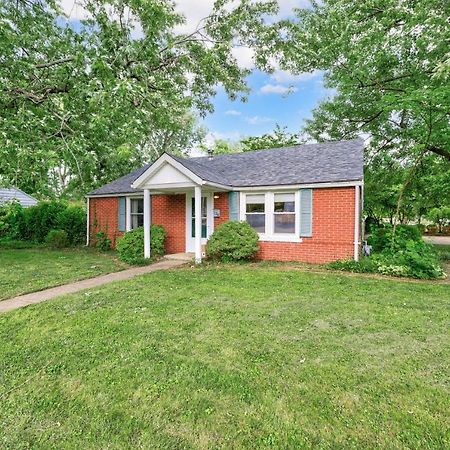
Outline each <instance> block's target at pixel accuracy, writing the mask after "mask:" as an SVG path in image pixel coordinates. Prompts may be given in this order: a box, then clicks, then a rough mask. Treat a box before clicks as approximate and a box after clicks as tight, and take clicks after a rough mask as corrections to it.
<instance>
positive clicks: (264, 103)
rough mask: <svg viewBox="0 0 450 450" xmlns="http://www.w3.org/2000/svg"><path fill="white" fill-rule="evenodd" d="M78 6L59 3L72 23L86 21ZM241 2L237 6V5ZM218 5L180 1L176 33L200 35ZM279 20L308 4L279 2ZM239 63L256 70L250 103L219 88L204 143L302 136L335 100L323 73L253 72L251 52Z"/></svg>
mask: <svg viewBox="0 0 450 450" xmlns="http://www.w3.org/2000/svg"><path fill="white" fill-rule="evenodd" d="M79 1H80V0H60V2H61V5H62V7H63V9H64V10H65V12H66V14H67V15H68V16H69V17H70V20H73V21H77V20H79V19H81V18H83V16H84V14H85V13H84V11H83V8H82V7H81V6H80V5H79V4H78V2H79ZM236 1H238V0H236ZM213 2H214V0H176V5H177V6H176V7H177V9H178V11H179V12H181V13H182V14H184V16H185V17H186V23H185V24H184V25H182V26H180V27H178V29H177V31H179V32H183V33H187V32H192V31H193V30H195V29H196V27H197V25H198V23H199V21H200V20H201V19H202V18H204V17H206V16H207V15H208V14H209V12H210V11H211V9H212V5H213ZM278 3H279V6H280V13H279V16H280V17H283V18H285V17H289V16H290V15H292V8H295V7H297V8H298V7H303V8H304V7H308V5H309V2H308V0H278ZM235 57H236V59H237V60H238V62H239V65H240V66H241V67H245V68H248V69H252V70H253V72H252V74H251V75H250V76H249V77H248V78H247V82H248V86H249V87H250V89H251V92H250V94H249V95H248V101H247V102H246V103H242V102H239V101H230V100H229V99H228V98H227V95H226V94H225V92H224V91H223V89H221V88H219V89H218V93H217V95H216V97H214V98H213V104H214V112H213V113H211V114H208V115H207V116H206V117H205V118H204V119H201V122H202V124H203V125H204V126H205V127H206V129H207V131H208V135H207V139H206V141H207V142H206V143H207V144H209V143H211V142H212V141H213V140H215V139H226V140H231V141H237V140H239V139H240V138H242V137H245V136H258V135H261V134H264V133H268V132H270V131H272V130H273V129H274V127H275V125H276V124H278V125H280V126H281V127H287V129H288V130H289V131H291V132H299V131H300V129H301V127H302V125H303V123H304V120H305V119H307V118H309V117H311V113H312V110H313V108H314V107H316V106H317V105H318V104H319V102H320V101H321V100H322V99H324V98H326V97H327V96H330V95H331V92H330V91H328V90H327V89H326V88H325V87H324V86H323V74H322V73H321V72H318V71H317V72H313V73H304V74H300V75H293V74H291V73H289V72H286V71H282V70H276V71H275V72H274V73H273V74H266V73H263V72H260V71H257V70H254V66H253V61H252V51H251V49H248V48H239V49H236V50H235Z"/></svg>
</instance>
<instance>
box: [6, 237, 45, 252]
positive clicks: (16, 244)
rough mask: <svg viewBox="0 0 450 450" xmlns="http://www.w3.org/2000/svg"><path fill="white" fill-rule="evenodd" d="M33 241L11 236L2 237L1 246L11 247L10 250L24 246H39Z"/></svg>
mask: <svg viewBox="0 0 450 450" xmlns="http://www.w3.org/2000/svg"><path fill="white" fill-rule="evenodd" d="M38 245H39V244H35V243H33V242H31V241H20V240H17V239H11V238H9V237H2V238H0V248H4V249H10V250H20V249H24V248H33V247H36V246H38Z"/></svg>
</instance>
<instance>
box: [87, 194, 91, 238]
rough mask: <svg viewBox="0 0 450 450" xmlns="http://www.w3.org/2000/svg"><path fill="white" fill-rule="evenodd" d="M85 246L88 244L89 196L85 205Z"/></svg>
mask: <svg viewBox="0 0 450 450" xmlns="http://www.w3.org/2000/svg"><path fill="white" fill-rule="evenodd" d="M86 208H87V209H86V215H87V217H86V221H87V223H86V246H89V232H90V226H91V224H90V221H89V197H88V198H87V205H86Z"/></svg>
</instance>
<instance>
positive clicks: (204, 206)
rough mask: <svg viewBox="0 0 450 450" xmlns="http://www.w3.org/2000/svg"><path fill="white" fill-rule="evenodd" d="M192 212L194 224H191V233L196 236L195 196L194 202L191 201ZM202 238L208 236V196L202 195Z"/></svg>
mask: <svg viewBox="0 0 450 450" xmlns="http://www.w3.org/2000/svg"><path fill="white" fill-rule="evenodd" d="M191 208H192V209H191V212H192V222H191V223H192V225H191V230H192V232H191V235H192V237H193V238H194V237H195V198H194V197H192V203H191ZM201 210H202V238H206V230H207V226H206V222H207V198H206V197H202V207H201Z"/></svg>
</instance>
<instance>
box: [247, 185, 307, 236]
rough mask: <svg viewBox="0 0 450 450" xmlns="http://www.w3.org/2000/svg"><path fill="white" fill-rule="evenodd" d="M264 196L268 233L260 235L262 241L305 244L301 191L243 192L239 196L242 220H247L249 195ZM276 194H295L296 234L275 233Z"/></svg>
mask: <svg viewBox="0 0 450 450" xmlns="http://www.w3.org/2000/svg"><path fill="white" fill-rule="evenodd" d="M256 194H261V195H264V196H265V197H264V211H265V215H266V232H265V233H258V236H259V240H260V241H267V242H303V239H302V238H301V237H300V220H299V217H300V191H299V190H284V191H276V192H274V191H263V192H260V191H259V192H256V191H252V192H248V194H247V193H246V192H241V195H240V196H239V217H240V219H241V220H246V213H247V212H246V204H247V195H256ZM275 194H294V196H295V209H294V212H295V233H275V232H274V209H275V203H274V200H275Z"/></svg>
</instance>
